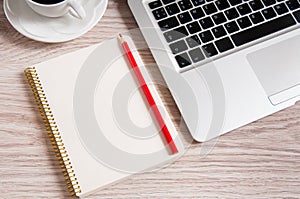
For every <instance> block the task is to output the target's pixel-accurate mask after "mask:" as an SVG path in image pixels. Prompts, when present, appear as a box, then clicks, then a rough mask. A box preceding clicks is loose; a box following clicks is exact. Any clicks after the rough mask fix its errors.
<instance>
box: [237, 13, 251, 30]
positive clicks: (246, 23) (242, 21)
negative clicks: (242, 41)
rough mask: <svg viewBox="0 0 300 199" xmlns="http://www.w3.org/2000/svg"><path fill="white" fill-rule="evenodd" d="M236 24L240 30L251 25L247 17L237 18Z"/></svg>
mask: <svg viewBox="0 0 300 199" xmlns="http://www.w3.org/2000/svg"><path fill="white" fill-rule="evenodd" d="M237 22H238V24H239V26H240V27H241V28H242V29H244V28H247V27H249V26H251V25H252V23H251V21H250V19H249V17H247V16H245V17H242V18H239V19H238V20H237Z"/></svg>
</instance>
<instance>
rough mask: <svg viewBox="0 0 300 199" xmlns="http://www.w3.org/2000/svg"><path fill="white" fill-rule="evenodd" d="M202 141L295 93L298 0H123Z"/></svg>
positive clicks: (299, 94)
mask: <svg viewBox="0 0 300 199" xmlns="http://www.w3.org/2000/svg"><path fill="white" fill-rule="evenodd" d="M128 3H129V6H130V9H131V10H132V12H133V14H134V17H135V19H136V21H137V23H138V25H139V27H140V29H141V31H142V33H143V36H144V37H145V40H146V42H147V44H148V46H149V48H150V50H151V52H152V54H153V56H154V58H155V61H156V62H157V65H158V67H159V69H160V71H161V73H162V75H163V77H164V79H165V81H166V83H167V86H168V88H169V89H170V91H171V93H172V96H173V97H174V99H175V101H176V104H177V106H178V108H179V110H180V112H181V114H182V116H183V119H184V121H185V123H186V125H187V127H188V129H189V131H190V133H191V134H192V136H193V138H194V139H195V140H196V141H199V142H203V141H206V140H209V139H212V138H214V137H216V136H219V135H221V134H224V133H226V132H229V131H231V130H233V129H236V128H238V127H241V126H243V125H246V124H248V123H250V122H253V121H255V120H258V119H260V118H263V117H265V116H267V115H270V114H272V113H275V112H277V111H280V110H282V109H284V108H287V107H289V106H292V105H294V104H295V103H296V102H297V101H299V99H300V28H299V27H300V0H128Z"/></svg>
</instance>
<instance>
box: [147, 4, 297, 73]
mask: <svg viewBox="0 0 300 199" xmlns="http://www.w3.org/2000/svg"><path fill="white" fill-rule="evenodd" d="M148 6H149V8H150V9H151V11H152V14H153V17H154V18H155V20H156V21H157V23H158V26H159V27H160V29H161V31H162V34H163V36H164V38H165V40H166V42H167V43H168V45H169V48H170V50H171V51H172V53H173V54H174V56H175V59H176V61H177V63H178V66H179V67H180V68H185V67H188V66H191V65H194V64H199V63H201V62H203V61H205V60H206V59H208V58H218V57H220V56H222V55H224V53H229V52H233V51H234V49H235V48H237V47H241V46H244V45H246V44H248V43H250V42H252V41H255V40H257V39H260V38H263V37H265V36H268V35H271V34H273V33H275V32H278V31H280V30H284V29H286V28H288V27H291V26H294V25H296V24H297V23H300V0H154V1H150V2H149V3H148Z"/></svg>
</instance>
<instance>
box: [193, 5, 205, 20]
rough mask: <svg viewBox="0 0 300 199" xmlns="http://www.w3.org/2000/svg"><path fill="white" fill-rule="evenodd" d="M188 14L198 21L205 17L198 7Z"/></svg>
mask: <svg viewBox="0 0 300 199" xmlns="http://www.w3.org/2000/svg"><path fill="white" fill-rule="evenodd" d="M190 12H191V14H192V16H193V18H194V19H200V18H201V17H204V16H205V14H204V12H203V10H202V8H200V7H198V8H195V9H193V10H191V11H190Z"/></svg>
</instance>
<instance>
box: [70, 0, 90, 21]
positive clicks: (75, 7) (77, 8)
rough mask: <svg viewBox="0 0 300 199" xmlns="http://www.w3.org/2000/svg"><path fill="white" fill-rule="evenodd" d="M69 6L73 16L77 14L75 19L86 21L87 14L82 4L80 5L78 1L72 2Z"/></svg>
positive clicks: (72, 0) (73, 0) (71, 0)
mask: <svg viewBox="0 0 300 199" xmlns="http://www.w3.org/2000/svg"><path fill="white" fill-rule="evenodd" d="M68 3H69V6H70V7H71V8H72V11H74V12H75V13H74V12H72V14H73V13H74V14H75V17H77V18H79V19H84V18H85V16H86V12H85V10H84V8H83V7H82V5H80V3H78V2H77V1H76V0H70V1H69V2H68Z"/></svg>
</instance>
